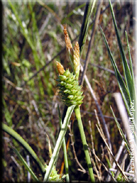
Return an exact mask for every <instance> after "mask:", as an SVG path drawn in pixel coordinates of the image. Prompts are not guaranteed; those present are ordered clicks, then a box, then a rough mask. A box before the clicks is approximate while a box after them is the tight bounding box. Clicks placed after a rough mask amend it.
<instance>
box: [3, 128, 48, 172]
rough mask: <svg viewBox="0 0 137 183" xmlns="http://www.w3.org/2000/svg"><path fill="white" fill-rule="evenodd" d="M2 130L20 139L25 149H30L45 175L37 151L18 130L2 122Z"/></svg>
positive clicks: (17, 139) (29, 151)
mask: <svg viewBox="0 0 137 183" xmlns="http://www.w3.org/2000/svg"><path fill="white" fill-rule="evenodd" d="M2 130H3V131H5V132H6V133H8V134H9V135H10V136H12V137H13V138H14V139H15V140H16V141H18V142H19V143H20V144H21V145H22V146H23V147H24V149H26V150H27V151H28V153H29V154H30V155H31V157H32V158H33V160H34V161H35V162H36V163H37V165H38V167H39V169H40V171H41V173H42V175H43V174H44V173H45V167H44V165H43V164H42V163H41V161H40V160H39V158H38V156H37V155H36V153H35V152H34V151H33V149H32V148H31V147H30V145H29V144H28V143H27V142H26V141H25V140H24V139H23V138H22V137H21V136H20V135H19V134H18V133H17V132H15V131H14V130H13V129H12V128H10V127H8V126H7V125H6V124H2Z"/></svg>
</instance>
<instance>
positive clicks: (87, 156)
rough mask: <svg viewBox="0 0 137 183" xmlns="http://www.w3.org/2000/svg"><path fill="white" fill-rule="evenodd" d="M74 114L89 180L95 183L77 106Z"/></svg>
mask: <svg viewBox="0 0 137 183" xmlns="http://www.w3.org/2000/svg"><path fill="white" fill-rule="evenodd" d="M75 114H76V118H77V121H78V127H79V131H80V135H81V140H82V144H83V150H84V153H85V157H86V162H87V165H88V170H89V175H90V179H91V182H95V179H94V174H93V169H92V164H91V159H90V155H89V151H88V145H87V141H86V136H85V132H84V128H83V124H82V121H81V114H80V108H79V106H77V107H76V108H75Z"/></svg>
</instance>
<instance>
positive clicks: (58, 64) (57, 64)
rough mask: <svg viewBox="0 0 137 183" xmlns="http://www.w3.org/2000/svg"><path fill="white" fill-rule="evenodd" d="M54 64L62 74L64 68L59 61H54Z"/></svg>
mask: <svg viewBox="0 0 137 183" xmlns="http://www.w3.org/2000/svg"><path fill="white" fill-rule="evenodd" d="M56 66H57V69H58V72H59V74H60V75H62V74H64V72H65V70H64V67H63V65H61V63H59V62H58V61H56Z"/></svg>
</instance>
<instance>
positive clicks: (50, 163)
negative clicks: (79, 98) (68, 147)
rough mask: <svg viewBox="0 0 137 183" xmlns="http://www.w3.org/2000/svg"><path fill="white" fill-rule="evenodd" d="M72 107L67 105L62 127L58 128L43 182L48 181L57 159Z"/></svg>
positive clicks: (73, 106)
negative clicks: (57, 134)
mask: <svg viewBox="0 0 137 183" xmlns="http://www.w3.org/2000/svg"><path fill="white" fill-rule="evenodd" d="M74 108H75V105H72V106H70V107H68V109H67V113H66V116H65V119H64V122H63V124H62V128H61V130H60V133H59V136H58V139H57V142H56V145H55V148H54V151H53V154H52V157H51V159H50V162H49V165H48V167H47V169H46V174H45V176H44V180H43V182H46V181H48V179H49V176H50V173H51V171H52V168H53V165H54V164H55V162H56V160H57V157H58V154H59V150H60V148H61V145H62V142H63V138H64V136H65V134H66V131H67V125H68V123H69V120H70V117H71V114H72V112H73V110H74Z"/></svg>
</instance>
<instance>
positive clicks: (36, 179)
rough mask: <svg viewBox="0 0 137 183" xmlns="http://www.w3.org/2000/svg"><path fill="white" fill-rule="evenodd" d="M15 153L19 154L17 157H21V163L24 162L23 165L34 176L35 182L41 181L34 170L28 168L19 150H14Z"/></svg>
mask: <svg viewBox="0 0 137 183" xmlns="http://www.w3.org/2000/svg"><path fill="white" fill-rule="evenodd" d="M14 151H15V153H16V154H17V156H18V157H19V159H20V161H22V163H23V164H24V166H25V167H26V169H27V170H28V171H29V172H30V174H31V175H32V177H33V178H34V180H35V181H39V180H38V178H37V176H36V175H35V173H34V172H33V171H32V169H31V168H30V167H29V166H28V164H27V162H26V161H25V160H24V158H23V157H22V155H21V154H20V153H19V152H18V150H17V149H14Z"/></svg>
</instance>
